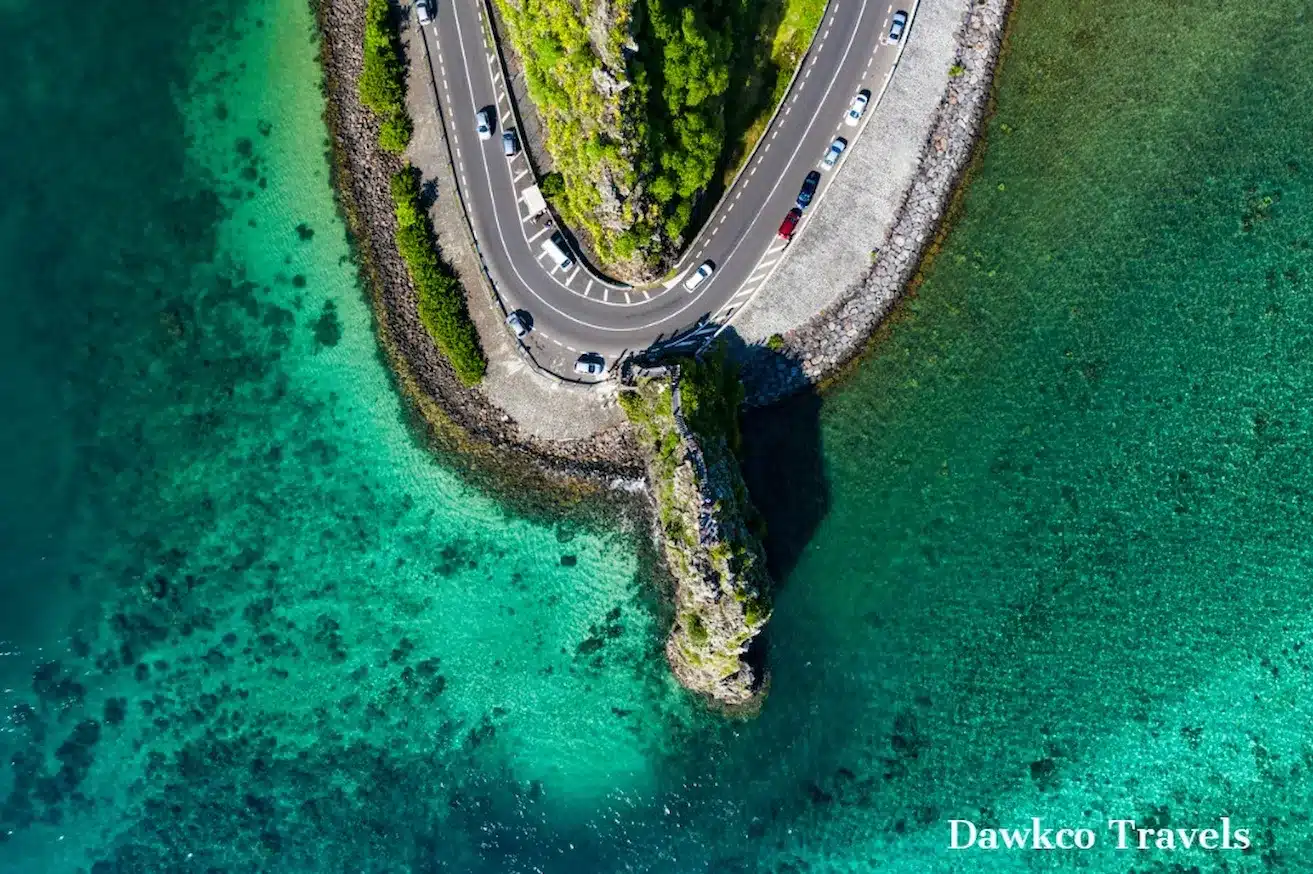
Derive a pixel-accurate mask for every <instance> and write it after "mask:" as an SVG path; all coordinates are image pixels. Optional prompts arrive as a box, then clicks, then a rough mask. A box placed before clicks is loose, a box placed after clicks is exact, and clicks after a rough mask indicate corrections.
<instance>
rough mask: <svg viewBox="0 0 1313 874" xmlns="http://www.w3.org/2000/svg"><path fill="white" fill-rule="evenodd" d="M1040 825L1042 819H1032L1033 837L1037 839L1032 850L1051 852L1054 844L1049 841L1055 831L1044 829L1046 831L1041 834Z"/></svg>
mask: <svg viewBox="0 0 1313 874" xmlns="http://www.w3.org/2000/svg"><path fill="white" fill-rule="evenodd" d="M1039 823H1040V819H1039V817H1038V816H1035V817H1031V820H1030V830H1031V835H1032V836H1033V837H1034V838H1035V840H1034V843H1032V844H1031V845H1030V848H1031V849H1032V850H1051V849H1053V844H1052V842H1050V841H1049V834H1050V833H1051V832H1052V831H1053V829H1051V828H1046V829H1044V831H1042V832H1041V831H1040V830H1039Z"/></svg>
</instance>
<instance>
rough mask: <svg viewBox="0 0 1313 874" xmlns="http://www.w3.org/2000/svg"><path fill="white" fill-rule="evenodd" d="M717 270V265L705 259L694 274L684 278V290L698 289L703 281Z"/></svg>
mask: <svg viewBox="0 0 1313 874" xmlns="http://www.w3.org/2000/svg"><path fill="white" fill-rule="evenodd" d="M715 272H716V265H715V264H713V263H711V262H710V261H703V262H702V266H701V267H699V268H698V269H697V270H695V271H693V275H692V276H690V277H689V278H688V279H685V280H684V290H685V291H687V292H694V291H697V290H698V288H699V287H700V286H701V285H702V283H704V282H706V281H707V280H708V279H710V278H711V274H712V273H715Z"/></svg>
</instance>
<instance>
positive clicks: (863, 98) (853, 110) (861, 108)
mask: <svg viewBox="0 0 1313 874" xmlns="http://www.w3.org/2000/svg"><path fill="white" fill-rule="evenodd" d="M870 102H871V92H870V91H867V90H866V89H864V88H863V89H862V90H861V91H858V92H857V96H856V97H854V98H853V105H852V106H850V107H848V114H847V115H845V116H844V117H843V123H844V124H846V125H848V127H857V122H859V121H861V120H862V116H863V115H865V114H866V106H867V104H868V103H870Z"/></svg>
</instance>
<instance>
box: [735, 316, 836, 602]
mask: <svg viewBox="0 0 1313 874" xmlns="http://www.w3.org/2000/svg"><path fill="white" fill-rule="evenodd" d="M721 336H722V338H723V339H724V340H725V341H726V342H728V344H729V347H730V350H731V352H732V353H733V355H734V357H735V359H736V360H738V361H739V362H741V364H742V366H743V378H744V381H745V383H746V384H748V387H749V389H750V388H751V386H752V383H753V382H755V381H760V380H762V379H764V378H765V377H766V376H767V375H771V374H776V373H780V372H784V371H787V370H790V369H792V368H793V367H794V366H795V365H796V363H797V362H795V361H794V360H792V359H791V358H790V357H789V356H787V355H785V354H782V353H780V352H777V351H775V350H773V349H770V348H769V347H767V346H764V345H761V344H745V343H744V342H743V340H742V338H741V337H739V335H738V334H737V333H736V332H735V331H734V329H733V328H730V329H728V330H727V331H725V333H724V334H722V335H721ZM749 393H751V392H749ZM820 421H821V397H820V395H818V394H817V393H816V392H815V390H813V389H807V390H805V391H802V392H799V393H798V394H795V395H793V396H791V397H789V398H787V399H785V400H784V401H781V402H779V403H776V404H772V405H770V406H767V407H756V408H748V409H745V410H744V413H743V417H742V429H743V447H742V451H741V453H740V455H741V458H740V463H741V466H742V469H743V478H744V480H745V481H746V482H747V484H748V491H749V492H750V493H751V495H752V500H753V503H754V504H756V506H757V510H758V511H759V512H760V513H761V514H762V516H763V517H764V518H765V520H766V553H767V557H768V559H769V561H770V572H771V577H772V578H773V579H774V580H775V581H776V583H777V584H778V583H782V582H783V581H784V580H786V579H788V577H789V574H791V573H792V572H793V568H794V567H795V566H796V565H797V563H798V559H799V558H800V557H801V556H802V552H803V550H805V549H806V548H807V544H808V543H810V542H811V539H812V537H813V535H814V534H815V533H816V529H817V528H818V527H819V525H820V523H821V520H822V519H824V518H825V515H826V513H828V512H829V509H830V486H829V483H828V482H827V481H826V479H825V467H824V464H823V462H822V459H821V427H820Z"/></svg>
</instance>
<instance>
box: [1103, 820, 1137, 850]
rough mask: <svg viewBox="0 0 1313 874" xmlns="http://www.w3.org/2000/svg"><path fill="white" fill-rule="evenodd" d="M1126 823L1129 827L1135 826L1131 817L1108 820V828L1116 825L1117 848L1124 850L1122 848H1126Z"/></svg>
mask: <svg viewBox="0 0 1313 874" xmlns="http://www.w3.org/2000/svg"><path fill="white" fill-rule="evenodd" d="M1128 825H1129V826H1130V827H1131V828H1134V827H1135V820H1133V819H1110V820H1108V828H1112V827H1113V826H1117V849H1119V850H1124V849H1126V826H1128Z"/></svg>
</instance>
